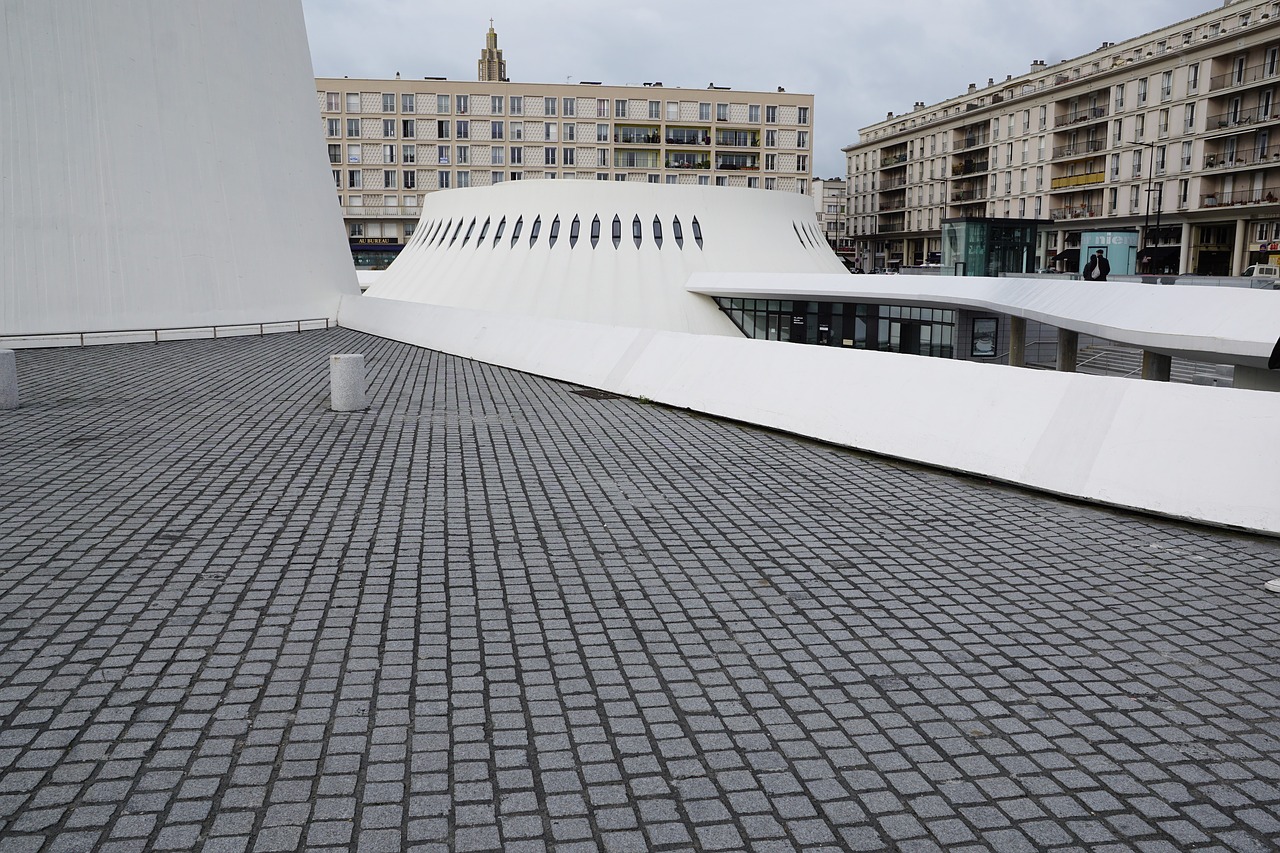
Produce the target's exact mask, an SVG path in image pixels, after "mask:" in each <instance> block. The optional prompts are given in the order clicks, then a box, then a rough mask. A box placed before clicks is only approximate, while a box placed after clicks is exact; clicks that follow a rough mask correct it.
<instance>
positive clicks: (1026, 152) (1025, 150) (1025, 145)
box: [929, 139, 1031, 177]
mask: <svg viewBox="0 0 1280 853" xmlns="http://www.w3.org/2000/svg"><path fill="white" fill-rule="evenodd" d="M1030 158H1031V140H1029V139H1024V140H1022V162H1023V163H1025V162H1027V160H1029V159H1030ZM929 165H930V166H932V165H933V164H932V163H930V164H929ZM930 177H932V175H930Z"/></svg>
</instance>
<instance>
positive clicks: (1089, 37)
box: [303, 0, 1222, 177]
mask: <svg viewBox="0 0 1280 853" xmlns="http://www.w3.org/2000/svg"><path fill="white" fill-rule="evenodd" d="M1221 5H1222V3H1221V2H1220V0H1218V2H1215V0H1071V2H1070V3H1065V2H1049V0H801V1H800V2H794V0H793V2H789V3H787V2H769V3H766V2H761V0H737V2H731V3H725V2H710V3H693V2H689V0H680V2H675V0H647V2H645V3H635V4H630V5H628V4H618V3H604V4H598V3H586V2H581V0H537V2H529V0H520V2H516V0H489V2H488V3H487V4H482V3H441V2H427V0H303V10H304V12H305V14H306V19H307V32H308V36H309V38H310V40H311V59H312V63H313V64H314V66H315V73H316V74H317V75H318V76H321V77H342V76H344V75H345V76H348V77H394V76H395V74H396V72H399V73H400V74H402V75H403V76H405V77H423V76H433V77H449V78H450V79H455V80H474V79H475V75H476V60H477V59H479V57H480V49H481V48H482V47H484V36H485V33H486V32H487V31H488V28H489V18H490V17H492V18H493V19H494V28H495V29H496V30H497V32H498V46H499V47H501V48H502V51H503V58H504V59H506V60H507V73H508V76H510V77H511V79H512V80H516V81H525V82H531V83H561V82H565V81H569V82H580V81H582V80H599V81H601V82H603V83H607V84H613V85H625V84H636V85H639V84H640V83H644V82H649V81H655V80H660V81H662V83H663V84H664V85H666V86H684V87H689V88H698V89H705V88H706V87H707V85H708V84H710V83H715V84H716V85H717V86H732V87H733V88H734V89H752V90H758V91H774V90H775V89H776V88H777V87H778V86H783V87H785V88H786V89H787V91H789V92H811V93H813V95H814V96H815V102H814V118H815V124H814V174H815V175H816V176H819V177H832V176H839V175H843V174H844V156H843V155H842V154H841V152H840V148H841V146H844V145H848V144H849V143H851V142H855V141H857V137H858V128H860V127H863V126H865V125H868V124H871V123H872V122H875V121H879V120H880V119H883V118H884V117H885V113H886V112H889V111H893V112H895V113H902V112H907V111H909V110H910V109H911V105H912V104H913V103H914V102H916V101H925V102H926V103H934V102H936V101H940V100H943V99H945V98H948V97H951V96H953V95H957V94H960V93H961V92H963V91H964V90H965V89H966V88H967V87H968V85H969V84H970V83H977V84H978V85H979V86H984V85H986V82H987V78H989V77H993V78H995V79H996V80H1003V79H1004V78H1005V77H1006V76H1007V75H1010V74H1012V75H1014V76H1015V77H1016V76H1018V75H1020V74H1022V73H1025V72H1026V71H1027V70H1029V67H1030V64H1031V62H1032V60H1035V59H1043V60H1045V61H1046V62H1048V63H1050V64H1052V63H1054V62H1056V61H1058V60H1062V59H1069V58H1071V57H1075V56H1079V55H1081V54H1083V53H1087V52H1089V51H1091V50H1093V49H1094V48H1096V47H1098V46H1099V45H1101V44H1102V42H1104V41H1114V42H1119V41H1124V40H1125V39H1128V38H1132V37H1134V36H1137V35H1140V34H1142V33H1145V32H1150V31H1151V30H1153V29H1157V28H1159V27H1162V26H1164V25H1166V24H1171V23H1174V22H1176V21H1181V20H1184V19H1186V18H1189V17H1192V16H1193V15H1196V14H1199V13H1200V12H1204V11H1207V10H1209V9H1211V8H1215V7H1220V6H1221Z"/></svg>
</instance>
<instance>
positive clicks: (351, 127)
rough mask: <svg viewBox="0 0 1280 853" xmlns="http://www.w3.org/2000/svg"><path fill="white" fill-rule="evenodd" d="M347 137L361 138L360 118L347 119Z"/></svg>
mask: <svg viewBox="0 0 1280 853" xmlns="http://www.w3.org/2000/svg"><path fill="white" fill-rule="evenodd" d="M347 138H348V139H359V138H360V119H358V118H349V119H347Z"/></svg>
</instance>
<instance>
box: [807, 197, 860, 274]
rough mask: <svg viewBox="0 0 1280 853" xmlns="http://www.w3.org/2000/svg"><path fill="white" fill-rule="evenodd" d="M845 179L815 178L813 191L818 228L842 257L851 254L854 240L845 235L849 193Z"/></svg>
mask: <svg viewBox="0 0 1280 853" xmlns="http://www.w3.org/2000/svg"><path fill="white" fill-rule="evenodd" d="M846 187H847V183H846V182H845V179H844V178H814V179H813V184H812V189H811V190H810V192H811V193H812V195H813V213H814V216H816V217H817V218H818V227H819V228H821V229H822V235H823V236H824V237H826V238H827V242H828V243H830V244H831V248H832V249H834V250H835V251H836V252H837V253H838V254H840V255H841V257H845V256H846V255H848V254H851V253H852V251H853V240H852V238H850V237H846V236H845V233H844V218H845V204H846V198H847V195H848V191H847V189H846Z"/></svg>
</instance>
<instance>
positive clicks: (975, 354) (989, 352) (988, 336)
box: [969, 317, 1000, 358]
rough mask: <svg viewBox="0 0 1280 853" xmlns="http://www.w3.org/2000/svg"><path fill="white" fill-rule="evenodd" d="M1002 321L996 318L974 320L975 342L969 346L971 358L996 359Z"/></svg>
mask: <svg viewBox="0 0 1280 853" xmlns="http://www.w3.org/2000/svg"><path fill="white" fill-rule="evenodd" d="M999 329H1000V321H999V320H998V319H997V318H995V317H974V318H973V340H972V342H971V343H970V344H969V357H970V358H995V357H996V335H997V333H998V331H999Z"/></svg>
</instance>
